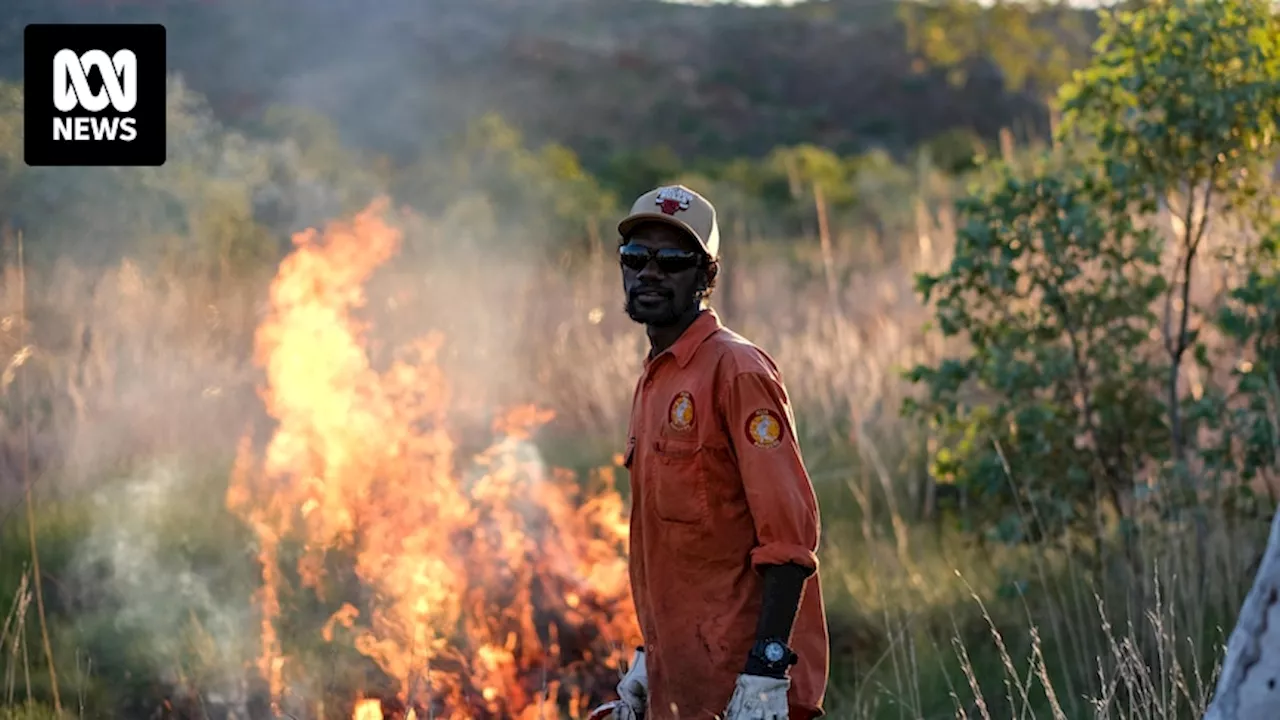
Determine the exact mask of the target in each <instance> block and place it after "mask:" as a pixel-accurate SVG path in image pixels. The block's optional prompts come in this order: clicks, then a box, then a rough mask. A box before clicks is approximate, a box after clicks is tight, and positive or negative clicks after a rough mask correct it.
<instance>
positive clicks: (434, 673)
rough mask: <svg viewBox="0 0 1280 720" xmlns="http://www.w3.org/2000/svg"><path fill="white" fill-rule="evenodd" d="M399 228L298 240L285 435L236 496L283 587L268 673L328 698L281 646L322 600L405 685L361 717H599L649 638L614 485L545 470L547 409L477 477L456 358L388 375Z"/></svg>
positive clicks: (243, 472)
mask: <svg viewBox="0 0 1280 720" xmlns="http://www.w3.org/2000/svg"><path fill="white" fill-rule="evenodd" d="M386 212H387V204H386V203H385V202H383V201H379V202H375V203H374V204H372V205H370V206H369V207H368V208H366V209H365V210H364V211H362V212H360V213H358V214H357V215H356V216H355V217H354V218H353V219H351V220H350V221H344V222H338V223H334V224H332V225H331V226H330V227H328V228H327V229H326V230H325V232H323V233H320V232H317V231H315V230H310V231H307V232H303V233H299V234H298V235H296V236H295V237H294V238H293V242H294V245H295V249H294V251H293V253H291V254H290V256H289V257H288V258H286V259H285V261H284V262H283V263H282V264H281V266H280V269H279V271H278V273H277V276H276V278H275V280H274V282H273V283H272V286H271V295H270V311H269V313H268V316H267V317H266V319H265V320H264V321H263V322H262V323H261V325H260V326H259V328H258V332H257V336H256V352H255V360H256V362H257V363H258V365H259V366H260V367H262V368H263V369H264V370H265V373H266V387H265V388H264V389H263V392H262V397H263V400H264V402H265V404H266V409H267V411H268V412H269V413H270V414H271V416H272V417H273V418H275V420H276V421H277V426H276V429H275V433H274V435H273V436H272V437H271V439H270V442H269V444H268V445H267V446H266V448H265V452H264V453H263V455H262V457H257V456H256V455H255V453H254V451H253V449H252V447H251V443H250V441H249V440H248V438H247V437H246V439H245V440H244V441H243V442H242V445H241V453H240V457H239V459H238V462H237V466H236V470H235V474H234V477H233V478H232V482H231V485H230V488H229V491H228V495H227V503H228V506H229V507H230V508H231V509H232V510H234V511H235V512H237V513H238V514H239V515H240V516H241V517H242V518H243V519H244V520H245V522H246V523H247V524H248V525H249V526H250V527H251V528H252V530H253V531H254V533H255V534H256V536H257V540H258V550H259V554H258V557H259V560H260V562H261V563H262V567H263V584H262V587H261V589H260V592H259V595H258V597H257V603H258V605H259V608H260V611H261V615H262V625H261V633H262V652H261V657H260V659H259V662H258V668H257V669H258V671H259V672H260V673H261V674H262V677H263V678H264V680H265V681H266V683H267V685H268V686H269V689H270V692H271V695H272V698H273V700H274V701H275V702H276V704H277V705H278V706H279V705H290V703H292V704H293V705H298V704H299V701H297V700H296V699H295V698H297V697H300V696H303V695H304V694H305V693H306V690H305V688H309V687H314V686H315V685H316V684H318V683H319V682H320V680H319V679H318V678H317V677H316V674H317V673H318V672H319V671H318V670H314V669H311V668H308V667H306V663H305V662H304V661H302V660H299V659H298V658H297V657H294V656H291V654H290V653H288V652H286V651H285V648H284V643H285V638H284V636H285V635H286V633H285V632H282V631H281V626H282V621H283V620H288V619H289V617H288V614H287V613H285V612H284V610H283V608H284V607H286V606H289V605H288V603H294V604H296V603H297V602H298V601H297V598H298V597H299V593H300V591H301V590H303V589H306V590H309V591H310V592H311V594H312V595H311V597H312V598H313V601H312V602H314V603H317V604H319V605H321V606H322V607H326V608H329V610H327V611H326V612H327V613H328V620H327V622H324V623H323V624H322V627H318V628H316V629H315V633H316V636H318V638H322V639H323V640H324V641H325V642H330V643H340V642H344V641H345V642H348V643H349V644H351V645H353V646H354V647H355V648H356V649H357V650H358V651H359V653H361V654H362V655H364V656H365V657H367V658H369V659H370V660H372V661H373V662H374V663H376V665H377V667H378V668H380V669H381V671H382V673H383V674H385V676H386V677H387V678H389V679H390V680H391V682H393V683H394V690H393V691H392V692H391V693H389V695H392V696H393V697H382V698H381V699H367V700H360V701H356V702H355V705H354V709H353V711H352V717H354V718H356V719H357V720H374V719H380V718H382V717H383V707H384V702H383V701H390V702H393V703H394V704H396V705H397V707H399V708H400V709H399V710H396V711H395V712H396V713H397V714H400V713H403V717H406V718H408V717H415V716H416V717H419V718H422V717H433V718H441V719H449V720H470V719H472V718H518V719H520V720H533V719H534V718H544V717H545V718H558V717H561V712H562V711H567V712H568V714H569V716H570V717H579V716H581V715H584V714H585V712H586V710H587V708H586V705H587V703H588V702H591V701H596V700H599V699H600V698H601V696H602V695H605V694H608V693H610V692H611V691H612V687H613V684H614V683H615V682H616V678H617V668H618V664H619V661H620V660H621V659H623V658H624V657H625V653H626V650H627V649H628V648H630V647H632V646H633V645H634V644H635V643H636V640H637V638H638V631H637V630H636V624H635V615H634V609H633V607H632V606H631V601H630V593H629V589H628V585H627V569H626V562H625V557H624V554H623V553H624V551H623V548H624V546H625V539H626V534H627V526H626V523H625V519H624V509H623V503H622V500H621V498H620V497H619V496H618V495H617V494H616V493H615V492H614V491H613V490H612V476H611V474H610V473H611V470H610V469H607V468H606V469H602V470H600V471H598V472H597V473H595V474H594V476H593V478H592V480H593V482H594V483H595V484H596V486H597V487H595V488H592V489H591V490H590V491H588V492H583V491H581V490H579V487H578V483H577V480H576V478H575V477H574V476H573V475H572V473H567V472H564V471H556V470H552V471H547V470H545V469H544V468H543V466H542V465H541V463H540V462H539V461H538V459H537V457H536V454H533V453H530V452H529V451H528V447H529V446H528V444H527V440H528V438H529V437H530V435H531V433H532V432H533V431H534V430H535V429H536V428H537V427H538V426H539V425H541V424H543V423H545V422H547V421H548V420H550V419H551V415H550V413H547V412H544V411H541V410H539V409H537V408H528V407H521V408H515V409H514V410H512V411H510V412H507V413H506V414H504V415H502V417H500V419H499V420H498V421H497V422H495V423H494V428H493V429H494V433H495V436H497V437H498V438H499V439H498V440H497V442H495V443H494V444H493V445H492V447H490V448H489V449H488V450H486V451H485V452H483V453H481V454H480V455H479V456H478V457H477V458H475V459H474V462H473V466H474V467H466V468H462V467H459V466H458V463H456V462H455V461H456V460H457V458H455V446H454V443H453V440H452V439H451V436H450V433H449V428H448V420H449V417H448V414H449V413H448V411H449V408H450V398H449V388H448V383H447V382H446V378H445V377H444V376H443V373H442V371H441V370H440V368H439V366H438V364H437V363H436V362H435V357H436V352H437V351H438V350H439V348H440V346H441V340H440V338H439V337H438V336H433V337H428V338H424V339H422V340H420V341H418V342H416V343H414V344H412V345H410V346H408V347H406V348H404V349H403V352H402V353H401V355H400V356H399V357H398V358H397V359H396V361H395V362H394V363H393V364H392V366H391V367H390V368H388V369H386V370H385V371H381V372H379V371H378V370H376V369H374V368H373V367H372V366H371V363H370V361H369V358H368V356H367V353H366V352H365V336H366V333H367V332H368V331H369V328H368V327H367V326H366V325H365V324H362V323H360V322H357V321H356V319H354V318H353V316H352V313H353V311H355V310H357V309H359V308H361V307H362V306H363V305H364V302H365V296H364V285H365V283H366V282H368V280H369V279H370V277H371V276H372V274H373V273H374V271H375V270H376V269H377V268H378V267H379V266H381V265H382V264H383V263H385V262H387V261H388V260H389V259H391V258H392V257H393V256H394V255H395V253H396V252H397V250H398V247H399V242H400V233H399V231H398V230H397V229H396V228H395V227H394V226H393V225H392V224H390V223H388V222H387V221H386V220H385V219H384V216H385V214H386ZM295 558H296V559H295ZM295 574H296V578H293V577H292V576H294V575H295ZM290 626H291V627H295V628H296V623H291V625H290ZM293 633H294V634H296V630H294V631H293ZM299 688H303V690H299ZM361 690H362V691H363V690H364V688H361ZM368 695H377V691H376V690H375V691H374V692H371V693H368ZM316 700H317V701H318V702H323V700H321V699H316ZM299 712H301V710H300V709H294V710H293V711H292V714H294V715H295V716H298V714H299Z"/></svg>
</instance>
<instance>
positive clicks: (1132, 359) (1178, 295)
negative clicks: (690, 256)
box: [908, 0, 1280, 540]
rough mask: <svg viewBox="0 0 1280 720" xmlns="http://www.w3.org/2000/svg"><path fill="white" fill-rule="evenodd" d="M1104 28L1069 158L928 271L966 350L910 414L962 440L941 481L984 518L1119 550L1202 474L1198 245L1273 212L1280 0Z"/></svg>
mask: <svg viewBox="0 0 1280 720" xmlns="http://www.w3.org/2000/svg"><path fill="white" fill-rule="evenodd" d="M1104 17H1105V20H1104V24H1103V28H1104V31H1103V35H1102V38H1101V39H1100V40H1099V42H1098V47H1097V54H1096V56H1095V58H1094V60H1093V62H1092V63H1091V64H1090V66H1089V68H1088V69H1087V70H1085V71H1083V72H1080V73H1077V75H1076V76H1075V78H1074V79H1073V81H1072V83H1071V84H1070V85H1069V86H1067V87H1066V88H1064V90H1063V92H1062V94H1061V96H1060V102H1061V105H1062V108H1063V109H1064V111H1065V113H1066V116H1065V122H1064V125H1063V127H1062V128H1061V130H1060V132H1059V135H1058V140H1059V142H1060V144H1061V148H1062V149H1061V150H1059V151H1058V152H1057V153H1056V154H1054V155H1052V156H1050V157H1047V158H1045V159H1044V160H1043V161H1042V162H1041V164H1040V165H1039V167H1036V168H1032V169H1031V170H1030V171H1029V172H1021V171H1018V170H1015V169H1013V168H1008V167H1005V168H1003V170H1002V171H1000V172H999V173H998V174H997V180H996V181H995V182H994V183H992V184H991V185H988V186H985V187H980V188H979V189H978V190H977V191H976V192H975V193H973V194H972V195H970V196H969V197H967V198H966V199H964V200H963V201H962V202H961V203H960V206H959V209H960V211H961V214H962V215H963V217H964V219H965V220H964V223H963V224H962V227H961V230H960V233H959V238H958V240H957V246H956V253H955V259H954V261H953V263H952V265H951V267H950V268H948V269H947V270H946V271H944V272H942V273H939V274H937V275H933V276H922V277H921V278H920V279H919V285H918V287H919V290H920V292H921V294H922V296H923V297H924V298H925V300H926V301H928V302H932V303H934V304H935V308H936V317H937V321H938V323H939V326H940V328H941V330H942V332H943V333H944V334H946V335H948V336H957V337H960V338H963V339H964V340H966V341H967V343H968V350H967V352H966V353H965V356H964V357H963V358H961V359H952V360H948V361H945V362H943V363H941V364H940V365H938V366H933V367H930V366H921V367H917V368H915V369H914V370H913V371H912V372H911V373H910V377H911V378H912V379H913V380H914V381H916V382H920V383H922V384H923V385H925V386H926V388H927V391H928V392H927V394H926V397H925V398H924V399H923V400H922V401H921V402H918V403H912V404H911V405H909V408H908V409H909V410H912V411H914V412H918V413H921V415H922V416H923V417H925V418H927V419H929V421H930V422H931V423H932V424H933V425H934V427H935V428H936V429H937V430H938V431H939V432H940V433H941V434H942V435H943V436H944V437H946V438H949V439H950V443H949V445H948V447H947V448H946V449H945V450H944V451H942V452H940V453H939V454H938V457H937V458H936V462H935V472H936V473H938V475H939V477H941V478H943V479H949V480H952V481H954V482H956V483H958V484H959V485H960V486H961V487H962V488H964V489H965V490H966V491H967V492H969V493H970V494H971V495H975V496H977V497H979V498H981V499H982V500H983V502H982V503H979V504H976V506H978V507H982V508H984V509H986V511H987V513H988V514H987V515H986V516H985V517H981V518H978V519H979V520H980V521H984V522H990V523H992V524H993V528H994V532H995V534H996V535H998V536H999V537H1002V538H1004V539H1008V540H1028V539H1037V538H1043V537H1045V536H1059V535H1061V534H1062V533H1064V532H1067V531H1069V530H1071V529H1072V528H1082V527H1083V528H1087V527H1091V526H1092V527H1093V529H1094V532H1095V537H1096V538H1097V539H1101V537H1102V530H1103V528H1102V527H1101V526H1100V525H1098V522H1099V515H1098V511H1099V510H1100V509H1109V510H1111V511H1113V512H1114V513H1115V514H1116V515H1118V516H1120V517H1121V518H1122V519H1123V520H1125V524H1124V525H1123V526H1124V527H1132V522H1131V521H1132V519H1133V513H1134V509H1135V507H1136V497H1135V491H1136V490H1137V488H1138V487H1139V486H1147V485H1148V484H1150V485H1152V486H1154V487H1157V488H1160V487H1163V485H1162V484H1161V481H1162V480H1164V479H1168V478H1170V477H1178V478H1179V479H1184V480H1185V479H1187V477H1186V476H1187V465H1186V456H1187V454H1188V453H1189V451H1190V450H1191V449H1192V439H1193V437H1195V433H1194V432H1193V429H1194V428H1193V427H1191V423H1190V422H1189V420H1188V417H1187V407H1188V406H1193V405H1194V404H1193V403H1192V402H1191V401H1189V400H1188V398H1187V397H1185V392H1184V391H1183V388H1182V386H1181V385H1180V383H1179V377H1180V375H1179V372H1180V368H1181V365H1182V363H1183V361H1184V356H1185V355H1186V353H1187V352H1188V351H1189V350H1194V351H1195V353H1196V354H1197V355H1198V356H1204V354H1205V350H1204V349H1203V347H1202V346H1201V345H1198V343H1199V339H1198V336H1197V331H1198V330H1199V326H1198V325H1197V324H1196V322H1195V321H1196V320H1197V318H1199V317H1200V314H1199V312H1198V311H1197V310H1196V309H1195V308H1194V306H1193V303H1192V302H1191V294H1190V289H1191V277H1192V276H1193V274H1194V273H1193V271H1194V263H1195V262H1196V261H1197V251H1198V249H1199V247H1200V244H1201V243H1202V241H1203V239H1204V237H1205V234H1206V233H1207V232H1208V228H1210V227H1212V226H1213V223H1214V221H1215V218H1222V217H1224V216H1228V215H1237V214H1239V213H1241V212H1242V211H1243V209H1244V208H1245V207H1246V206H1251V205H1256V199H1257V197H1258V194H1259V189H1260V184H1259V182H1258V178H1259V177H1263V176H1265V175H1264V174H1263V173H1260V172H1259V170H1260V168H1259V158H1261V157H1268V156H1270V157H1274V154H1273V153H1274V150H1275V145H1274V143H1275V142H1276V134H1275V118H1276V117H1277V116H1278V115H1280V106H1278V105H1277V103H1280V65H1278V64H1277V53H1278V49H1277V45H1276V44H1277V42H1280V40H1277V39H1278V38H1280V26H1278V25H1277V21H1276V17H1275V15H1274V12H1273V10H1272V8H1271V6H1270V4H1269V3H1267V2H1264V1H1261V0H1226V1H1225V2H1202V1H1198V0H1177V1H1171V2H1160V3H1153V4H1151V5H1149V6H1147V7H1145V8H1143V9H1141V10H1139V11H1135V12H1128V11H1125V12H1118V13H1113V14H1109V15H1106V16H1104ZM1170 214H1172V216H1173V217H1175V218H1180V221H1175V222H1174V223H1173V225H1174V228H1175V229H1173V230H1168V229H1167V228H1168V222H1167V218H1168V217H1169V216H1170ZM1169 253H1172V254H1173V255H1174V256H1175V257H1176V259H1177V262H1176V264H1175V269H1174V271H1173V272H1172V274H1171V275H1172V276H1171V277H1165V275H1164V272H1165V269H1164V264H1163V262H1162V260H1163V258H1164V257H1166V255H1167V254H1169ZM1153 337H1155V338H1163V342H1159V341H1157V342H1153V341H1152V340H1151V338H1153ZM1195 407H1199V406H1195ZM1203 415H1204V413H1199V414H1197V415H1196V416H1195V417H1196V418H1197V420H1199V419H1200V418H1202V417H1203ZM1187 488H1188V484H1187V483H1174V484H1172V485H1171V489H1187ZM1190 489H1192V490H1194V489H1195V488H1194V486H1191V487H1190ZM1166 499H1167V500H1169V501H1170V502H1173V501H1175V500H1176V499H1177V498H1175V497H1174V496H1172V495H1166Z"/></svg>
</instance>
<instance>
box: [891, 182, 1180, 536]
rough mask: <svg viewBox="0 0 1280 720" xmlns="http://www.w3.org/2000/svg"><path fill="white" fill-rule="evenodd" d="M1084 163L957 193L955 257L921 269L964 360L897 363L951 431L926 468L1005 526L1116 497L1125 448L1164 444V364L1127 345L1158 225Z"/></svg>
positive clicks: (1152, 261) (1018, 531) (1149, 321)
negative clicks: (1155, 392) (940, 267)
mask: <svg viewBox="0 0 1280 720" xmlns="http://www.w3.org/2000/svg"><path fill="white" fill-rule="evenodd" d="M1112 200H1113V189H1112V188H1111V187H1110V186H1109V185H1108V184H1107V182H1106V179H1105V178H1104V177H1102V176H1100V175H1099V174H1097V173H1090V172H1089V171H1087V170H1085V169H1082V168H1077V167H1071V165H1070V164H1067V166H1066V167H1062V166H1061V165H1059V166H1057V167H1054V166H1046V167H1043V168H1041V169H1040V170H1039V171H1038V172H1035V173H1033V174H1031V176H1030V177H1027V178H1022V177H1018V176H1017V175H1015V174H1012V173H1010V174H1008V175H1007V176H1006V177H1005V179H1004V181H1003V183H1001V184H999V185H996V186H995V187H992V188H989V189H983V190H979V191H978V193H977V194H974V195H971V196H970V197H968V198H966V199H965V200H963V201H962V202H961V203H960V205H959V209H960V211H961V212H962V213H963V214H964V216H965V217H967V218H968V222H967V223H966V224H964V225H963V226H961V228H960V229H959V233H958V237H957V241H956V254H955V260H954V262H953V263H952V264H951V266H950V268H948V269H947V270H946V271H944V272H943V273H941V274H939V275H936V276H923V277H921V278H920V279H919V284H918V289H919V291H920V292H921V294H922V296H923V297H924V299H925V300H926V301H929V302H934V303H935V306H936V313H937V318H938V326H939V328H940V330H941V331H942V333H943V334H944V335H947V336H955V335H962V336H964V337H965V338H966V339H967V340H968V341H969V345H970V347H971V350H970V354H969V357H968V358H967V359H965V360H963V361H950V362H945V363H943V364H942V365H940V366H938V367H936V368H930V367H919V368H916V369H915V370H914V371H912V373H911V374H910V378H911V379H912V380H913V381H915V382H923V383H925V384H926V385H927V386H928V388H929V395H928V400H927V402H925V403H924V404H922V405H921V406H920V407H919V409H921V410H924V411H927V413H928V415H929V417H930V419H931V421H932V422H933V423H934V424H935V425H936V427H937V428H938V429H939V430H940V431H941V432H942V433H943V434H944V436H952V437H958V438H961V440H960V441H959V442H958V443H957V444H956V445H955V446H954V447H952V448H950V449H949V450H947V451H946V452H943V453H940V454H939V456H938V458H937V462H936V464H935V465H936V466H935V468H934V472H935V473H936V474H937V475H938V476H939V477H940V478H945V479H947V480H949V481H952V482H956V483H959V484H960V485H961V486H963V487H964V488H965V489H966V490H967V491H968V492H969V493H970V494H971V495H973V496H974V497H975V498H976V499H977V500H978V501H979V502H978V503H976V505H978V506H979V507H981V508H983V509H984V515H986V514H987V513H986V512H985V511H990V514H989V516H987V517H983V518H982V521H983V522H982V524H983V526H986V525H987V522H988V521H989V522H990V524H991V526H992V527H994V528H996V531H997V533H998V534H999V535H1000V536H1001V537H1002V538H1003V539H1006V540H1025V539H1029V538H1031V537H1041V536H1043V535H1044V534H1052V535H1056V534H1059V533H1061V532H1062V531H1063V530H1065V529H1066V528H1068V527H1070V526H1071V525H1073V524H1075V523H1079V522H1083V521H1086V520H1088V519H1089V518H1090V517H1091V512H1092V508H1093V506H1094V504H1095V503H1096V502H1097V501H1098V500H1099V499H1106V500H1108V501H1112V502H1114V503H1116V504H1117V505H1118V504H1119V502H1120V497H1121V495H1122V494H1123V493H1125V492H1127V491H1128V490H1129V489H1130V488H1131V487H1132V485H1133V483H1134V477H1133V476H1132V474H1131V469H1130V468H1131V467H1132V465H1131V462H1130V460H1131V459H1132V458H1133V457H1135V456H1139V457H1142V456H1150V455H1157V456H1158V455H1160V454H1162V453H1163V450H1164V445H1165V442H1166V440H1167V433H1166V431H1165V428H1164V426H1163V423H1162V421H1161V419H1160V418H1161V414H1162V413H1161V406H1160V404H1159V402H1158V401H1156V400H1154V399H1153V398H1151V397H1150V395H1149V394H1148V392H1147V391H1146V388H1147V386H1148V385H1149V384H1150V383H1153V382H1155V381H1156V380H1157V379H1158V378H1159V377H1160V376H1161V375H1162V368H1160V367H1159V366H1158V365H1155V364H1154V363H1152V362H1150V361H1149V360H1147V359H1145V358H1144V357H1143V355H1142V354H1141V352H1139V349H1140V348H1141V347H1142V345H1143V343H1144V342H1145V340H1146V335H1147V332H1148V330H1149V329H1150V328H1151V327H1153V326H1154V323H1155V320H1156V318H1155V315H1154V314H1153V313H1152V312H1151V310H1150V309H1149V308H1150V307H1151V304H1152V302H1153V301H1154V300H1155V299H1156V298H1157V297H1159V295H1160V293H1161V292H1162V291H1163V290H1164V287H1165V283H1164V280H1163V278H1162V277H1161V276H1160V275H1159V260H1160V252H1159V243H1158V241H1157V239H1156V236H1155V235H1154V234H1153V233H1152V232H1150V231H1145V230H1137V229H1136V228H1135V227H1134V225H1133V220H1132V219H1131V217H1130V215H1129V214H1128V213H1127V212H1125V210H1126V208H1125V207H1124V206H1120V207H1116V208H1110V207H1108V206H1109V204H1110V203H1111V202H1112Z"/></svg>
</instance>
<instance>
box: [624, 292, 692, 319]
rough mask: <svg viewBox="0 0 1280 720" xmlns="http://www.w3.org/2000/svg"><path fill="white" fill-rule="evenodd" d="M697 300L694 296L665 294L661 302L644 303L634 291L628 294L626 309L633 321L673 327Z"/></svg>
mask: <svg viewBox="0 0 1280 720" xmlns="http://www.w3.org/2000/svg"><path fill="white" fill-rule="evenodd" d="M696 302H697V300H696V298H694V297H688V298H683V299H681V298H677V297H673V296H670V295H665V296H664V297H663V299H662V300H661V301H660V302H656V303H642V302H640V301H638V300H637V297H636V293H634V292H633V293H631V294H630V295H628V296H627V304H626V308H625V309H626V312H627V317H629V318H631V320H632V321H633V322H636V323H639V324H641V325H646V326H649V327H671V326H672V325H676V324H678V323H679V322H680V320H681V318H683V317H684V316H685V314H686V313H688V311H689V309H690V308H691V307H693V306H694V305H695V303H696Z"/></svg>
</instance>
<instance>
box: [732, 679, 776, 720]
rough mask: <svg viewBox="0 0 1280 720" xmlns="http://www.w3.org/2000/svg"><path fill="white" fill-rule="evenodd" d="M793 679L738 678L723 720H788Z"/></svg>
mask: <svg viewBox="0 0 1280 720" xmlns="http://www.w3.org/2000/svg"><path fill="white" fill-rule="evenodd" d="M790 688H791V679H790V678H771V677H761V676H760V675H739V676H738V681H737V682H736V683H734V686H733V697H731V698H729V707H728V708H726V709H725V711H724V720H788V719H787V713H788V711H787V690H789V689H790Z"/></svg>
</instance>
